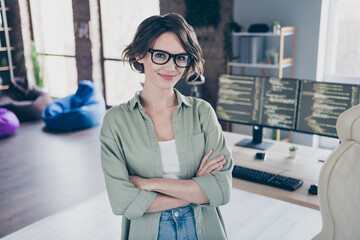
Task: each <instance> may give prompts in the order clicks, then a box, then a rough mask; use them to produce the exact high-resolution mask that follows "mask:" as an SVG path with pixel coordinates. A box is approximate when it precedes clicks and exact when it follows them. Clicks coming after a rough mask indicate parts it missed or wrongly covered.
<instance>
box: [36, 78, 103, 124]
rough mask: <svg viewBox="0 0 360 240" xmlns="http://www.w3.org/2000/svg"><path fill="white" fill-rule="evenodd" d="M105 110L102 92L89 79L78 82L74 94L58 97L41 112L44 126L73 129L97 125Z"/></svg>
mask: <svg viewBox="0 0 360 240" xmlns="http://www.w3.org/2000/svg"><path fill="white" fill-rule="evenodd" d="M105 111H106V106H105V101H104V97H103V96H102V94H101V93H100V92H99V91H98V90H97V89H96V87H95V84H94V83H93V82H92V81H89V80H82V81H81V82H80V83H79V87H78V90H77V91H76V93H75V94H73V95H70V96H68V97H65V98H58V99H56V100H54V102H52V103H51V104H49V105H48V106H47V107H46V109H45V110H44V112H43V114H42V118H43V120H44V122H45V125H46V127H48V128H49V129H51V130H55V131H73V130H80V129H85V128H90V127H93V126H96V125H99V124H100V123H101V121H102V119H103V117H104V114H105Z"/></svg>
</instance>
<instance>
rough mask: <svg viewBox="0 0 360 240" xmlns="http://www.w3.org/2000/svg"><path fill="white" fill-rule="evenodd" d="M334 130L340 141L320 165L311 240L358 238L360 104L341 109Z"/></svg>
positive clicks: (359, 210) (359, 222) (359, 223)
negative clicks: (317, 226) (318, 222)
mask: <svg viewBox="0 0 360 240" xmlns="http://www.w3.org/2000/svg"><path fill="white" fill-rule="evenodd" d="M336 130H337V133H338V136H339V140H340V141H341V144H340V145H339V146H338V147H337V148H336V149H335V150H334V151H333V152H332V153H331V155H330V156H329V157H328V159H327V160H326V161H325V163H324V165H323V166H322V168H321V171H320V176H319V200H320V212H321V217H322V222H323V225H322V229H321V232H320V233H319V234H318V235H316V236H315V237H314V240H323V239H324V240H325V239H326V240H329V239H336V240H337V239H341V240H343V239H347V240H350V239H360V105H357V106H355V107H352V108H350V109H348V110H346V111H345V112H343V113H342V114H341V115H340V116H339V118H338V120H337V122H336Z"/></svg>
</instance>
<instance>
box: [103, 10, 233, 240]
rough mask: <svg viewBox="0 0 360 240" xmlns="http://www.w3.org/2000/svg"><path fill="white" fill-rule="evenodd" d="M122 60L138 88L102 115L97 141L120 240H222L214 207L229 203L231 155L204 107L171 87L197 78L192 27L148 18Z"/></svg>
mask: <svg viewBox="0 0 360 240" xmlns="http://www.w3.org/2000/svg"><path fill="white" fill-rule="evenodd" d="M123 59H124V60H126V61H128V62H129V63H130V66H131V67H132V68H133V69H135V70H136V71H138V72H140V73H144V74H145V84H144V88H143V90H142V91H141V92H139V93H137V94H135V96H134V98H132V99H131V100H130V101H129V102H127V103H125V104H120V105H119V106H114V107H112V108H111V109H110V110H109V111H108V112H107V114H106V116H105V118H104V121H103V126H102V129H101V136H100V141H101V157H102V167H103V171H104V175H105V181H106V187H107V191H108V195H109V199H110V203H111V207H112V210H113V212H114V214H116V215H123V216H124V217H123V223H122V224H123V226H122V239H217V240H218V239H226V232H225V228H224V223H223V221H222V217H221V214H220V211H219V209H218V206H220V205H223V204H226V203H227V202H228V201H229V198H230V190H231V170H232V167H233V161H232V157H231V153H230V151H229V149H228V147H227V145H226V143H225V139H224V136H223V133H222V130H221V127H220V125H219V123H218V121H217V118H216V115H215V112H214V110H213V109H212V108H211V106H210V104H208V103H207V102H205V101H203V100H200V99H196V98H192V97H185V96H183V95H181V94H180V93H179V92H178V91H177V90H175V89H174V88H173V87H174V85H175V84H176V83H177V82H178V81H179V79H181V78H184V77H185V76H187V75H188V74H194V73H196V74H197V75H200V74H202V72H203V62H204V60H203V58H202V51H201V48H200V46H199V44H198V42H197V38H196V35H195V32H194V30H193V28H192V27H191V26H190V25H188V24H187V23H186V21H185V19H184V18H183V17H181V16H180V15H178V14H167V15H164V16H153V17H150V18H148V19H146V20H144V21H143V22H142V23H141V24H140V26H139V27H138V29H137V32H136V34H135V37H134V39H133V41H132V43H131V44H130V45H129V46H128V47H127V48H126V49H125V50H124V52H123ZM205 153H206V154H205Z"/></svg>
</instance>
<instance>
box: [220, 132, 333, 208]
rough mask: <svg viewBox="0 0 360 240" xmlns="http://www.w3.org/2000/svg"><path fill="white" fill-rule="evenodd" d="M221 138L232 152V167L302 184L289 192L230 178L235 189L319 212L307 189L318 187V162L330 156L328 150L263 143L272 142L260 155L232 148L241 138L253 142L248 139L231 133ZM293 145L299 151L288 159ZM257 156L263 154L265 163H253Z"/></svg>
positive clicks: (314, 198)
mask: <svg viewBox="0 0 360 240" xmlns="http://www.w3.org/2000/svg"><path fill="white" fill-rule="evenodd" d="M224 135H225V138H226V141H227V144H228V146H229V147H230V148H231V150H232V155H233V159H234V164H235V165H240V166H243V167H248V168H254V169H258V170H262V171H267V172H271V173H275V174H281V175H283V176H288V177H293V178H298V179H301V180H303V181H304V183H303V185H302V186H301V187H300V188H298V189H297V190H296V191H294V192H291V191H287V190H282V189H279V188H274V187H270V186H266V185H263V184H258V183H253V182H249V181H245V180H240V179H237V178H233V187H234V188H238V189H241V190H245V191H248V192H253V193H257V194H260V195H264V196H268V197H271V198H276V199H279V200H283V201H287V202H291V203H295V204H298V205H302V206H305V207H309V208H313V209H317V210H319V199H318V196H317V195H310V194H308V189H309V187H310V185H311V184H316V185H317V183H318V178H319V174H320V169H321V166H322V164H323V163H321V162H319V161H318V160H319V159H325V157H326V156H327V155H329V154H330V153H331V150H327V149H321V148H313V147H309V146H303V145H299V144H293V143H285V142H277V141H273V140H269V139H266V141H267V142H273V143H274V144H273V145H272V146H271V147H269V148H268V149H266V150H265V151H263V150H258V149H251V148H245V147H238V146H236V145H235V144H236V143H237V142H239V141H240V140H242V139H244V138H252V137H250V136H247V135H242V134H237V133H230V132H224ZM294 145H295V146H297V147H298V150H297V155H296V157H295V158H293V159H291V158H289V147H290V146H294ZM257 152H265V153H266V159H265V160H264V161H263V160H256V159H255V153H257Z"/></svg>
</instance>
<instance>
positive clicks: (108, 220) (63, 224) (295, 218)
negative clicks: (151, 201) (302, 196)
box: [3, 189, 321, 240]
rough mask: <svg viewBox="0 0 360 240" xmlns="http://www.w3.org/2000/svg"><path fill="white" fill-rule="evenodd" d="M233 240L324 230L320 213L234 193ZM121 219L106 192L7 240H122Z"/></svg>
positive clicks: (296, 237)
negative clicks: (112, 207)
mask: <svg viewBox="0 0 360 240" xmlns="http://www.w3.org/2000/svg"><path fill="white" fill-rule="evenodd" d="M221 210H222V213H223V217H224V221H225V223H226V228H227V232H228V236H229V239H230V240H239V239H242V240H252V239H254V240H272V239H274V240H290V239H291V240H308V239H311V238H312V237H313V236H315V235H316V234H317V233H318V232H319V231H320V229H321V217H320V212H319V211H317V210H313V209H309V208H305V207H301V206H298V205H294V204H290V203H286V202H282V201H279V200H275V199H270V198H267V197H263V196H260V195H256V194H253V193H249V192H245V191H241V190H238V189H233V192H232V198H231V201H230V203H229V204H227V205H225V206H223V207H221ZM120 228H121V217H119V216H114V215H112V213H111V209H110V205H109V202H108V199H107V195H106V192H103V193H100V194H98V195H96V196H94V197H92V198H89V199H88V200H85V201H83V202H81V203H80V204H77V205H75V206H73V207H70V208H68V209H66V210H63V211H61V212H59V213H57V214H54V215H52V216H49V217H47V218H45V219H43V220H41V221H39V222H36V223H34V224H31V225H30V226H28V227H26V228H24V229H21V230H19V231H17V232H15V233H13V234H11V235H8V236H6V237H4V238H3V240H19V239H36V240H48V239H52V240H64V239H87V240H98V239H108V240H115V239H119V238H120V237H119V236H120V233H121V230H120Z"/></svg>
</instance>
